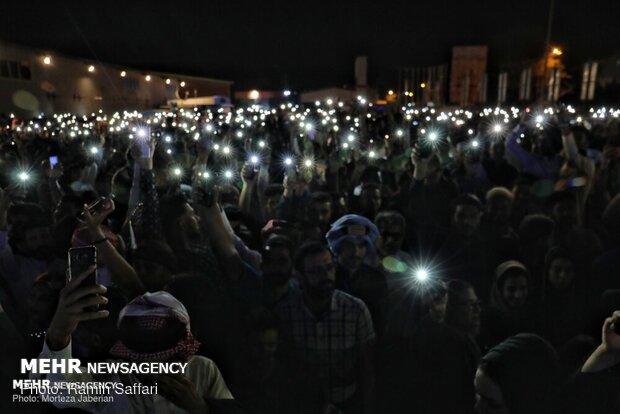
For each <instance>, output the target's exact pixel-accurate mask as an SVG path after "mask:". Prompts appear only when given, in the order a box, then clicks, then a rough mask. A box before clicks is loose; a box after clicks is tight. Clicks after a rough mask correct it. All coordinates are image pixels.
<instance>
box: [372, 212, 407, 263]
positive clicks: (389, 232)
mask: <svg viewBox="0 0 620 414" xmlns="http://www.w3.org/2000/svg"><path fill="white" fill-rule="evenodd" d="M375 225H376V226H377V229H378V230H379V235H380V236H381V238H380V242H379V245H380V246H379V251H380V253H381V254H382V255H383V256H390V255H394V254H396V253H398V251H399V250H401V249H402V247H403V241H404V240H405V230H406V223H405V218H404V217H403V215H402V214H400V213H399V212H397V211H382V212H380V213H379V214H377V217H375Z"/></svg>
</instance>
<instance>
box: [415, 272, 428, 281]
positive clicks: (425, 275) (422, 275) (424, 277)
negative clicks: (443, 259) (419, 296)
mask: <svg viewBox="0 0 620 414" xmlns="http://www.w3.org/2000/svg"><path fill="white" fill-rule="evenodd" d="M415 278H416V279H417V280H418V281H420V282H424V281H426V280H427V279H428V271H426V269H418V270H416V272H415Z"/></svg>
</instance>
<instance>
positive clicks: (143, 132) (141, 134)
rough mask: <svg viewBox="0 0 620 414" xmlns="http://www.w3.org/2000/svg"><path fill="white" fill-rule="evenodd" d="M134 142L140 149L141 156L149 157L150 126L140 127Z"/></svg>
mask: <svg viewBox="0 0 620 414" xmlns="http://www.w3.org/2000/svg"><path fill="white" fill-rule="evenodd" d="M136 142H137V144H138V148H139V150H140V157H141V158H150V157H151V128H150V127H142V128H140V130H139V131H138V134H137V136H136Z"/></svg>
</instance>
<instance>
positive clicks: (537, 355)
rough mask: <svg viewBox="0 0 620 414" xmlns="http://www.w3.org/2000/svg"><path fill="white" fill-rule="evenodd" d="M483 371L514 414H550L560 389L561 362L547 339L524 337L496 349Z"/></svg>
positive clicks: (521, 335)
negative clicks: (558, 388)
mask: <svg viewBox="0 0 620 414" xmlns="http://www.w3.org/2000/svg"><path fill="white" fill-rule="evenodd" d="M479 369H480V370H481V371H482V372H484V373H485V374H486V375H487V376H488V377H489V378H491V379H492V380H493V381H494V382H495V383H496V384H497V385H498V386H499V388H500V389H501V391H502V396H503V398H504V402H505V405H506V408H507V409H508V412H510V413H511V414H536V413H541V414H542V413H547V412H549V408H551V405H550V404H551V403H552V401H551V400H552V399H553V397H554V396H555V390H556V388H557V387H558V386H559V380H560V378H559V374H558V370H559V365H558V358H557V355H556V353H555V350H554V349H553V347H552V346H551V345H550V344H549V343H548V342H547V341H545V340H544V339H543V338H541V337H539V336H537V335H534V334H528V333H522V334H518V335H515V336H513V337H510V338H508V339H506V340H505V341H504V342H502V343H500V344H499V345H497V346H495V347H494V348H492V349H491V350H490V351H489V352H488V353H487V354H486V355H485V356H484V357H483V358H482V360H481V361H480V366H479Z"/></svg>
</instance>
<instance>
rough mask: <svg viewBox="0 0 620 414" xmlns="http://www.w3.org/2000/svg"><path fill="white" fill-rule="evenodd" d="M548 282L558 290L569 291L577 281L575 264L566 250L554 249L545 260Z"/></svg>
mask: <svg viewBox="0 0 620 414" xmlns="http://www.w3.org/2000/svg"><path fill="white" fill-rule="evenodd" d="M545 268H546V278H547V280H546V282H547V283H548V284H549V285H550V286H551V287H552V288H553V289H556V290H563V289H568V288H570V287H571V286H573V282H574V280H575V263H574V261H573V259H572V257H571V255H570V254H569V253H568V252H567V251H566V250H564V249H561V248H558V247H554V248H552V249H551V250H549V252H548V253H547V256H546V258H545Z"/></svg>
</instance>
